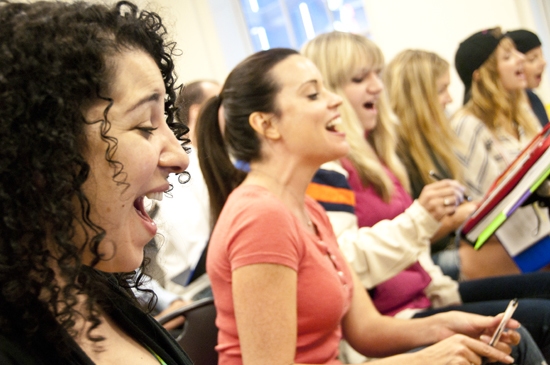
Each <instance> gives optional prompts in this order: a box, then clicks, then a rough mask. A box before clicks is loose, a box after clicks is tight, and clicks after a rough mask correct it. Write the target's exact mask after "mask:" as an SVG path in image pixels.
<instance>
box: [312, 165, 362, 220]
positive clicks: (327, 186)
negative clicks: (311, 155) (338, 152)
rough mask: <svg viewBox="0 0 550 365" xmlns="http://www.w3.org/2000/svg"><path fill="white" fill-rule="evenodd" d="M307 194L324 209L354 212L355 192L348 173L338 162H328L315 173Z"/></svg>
mask: <svg viewBox="0 0 550 365" xmlns="http://www.w3.org/2000/svg"><path fill="white" fill-rule="evenodd" d="M307 195H308V196H310V197H311V198H313V199H315V200H316V201H317V202H319V203H320V204H321V206H322V207H323V208H324V209H325V210H326V211H342V210H343V211H347V212H350V213H353V212H354V208H353V207H354V206H355V194H354V193H353V190H352V189H351V186H350V184H349V182H348V173H347V171H346V170H345V169H344V168H343V167H342V165H340V163H338V162H329V163H326V164H324V165H322V166H321V168H320V169H319V170H317V172H316V173H315V176H314V177H313V180H312V182H311V183H310V184H309V186H308V189H307Z"/></svg>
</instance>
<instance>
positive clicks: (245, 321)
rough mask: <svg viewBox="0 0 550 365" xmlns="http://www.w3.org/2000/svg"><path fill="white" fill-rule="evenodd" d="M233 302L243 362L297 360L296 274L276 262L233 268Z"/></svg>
mask: <svg viewBox="0 0 550 365" xmlns="http://www.w3.org/2000/svg"><path fill="white" fill-rule="evenodd" d="M232 280H233V303H234V306H235V317H236V320H237V330H238V332H239V341H240V346H241V351H242V358H243V364H244V365H254V364H265V365H289V364H293V363H294V358H295V353H296V338H297V333H296V331H297V327H298V326H297V318H296V316H297V314H296V313H297V307H296V301H297V298H296V296H297V294H296V291H297V274H296V272H295V271H294V270H292V269H290V268H288V267H286V266H282V265H274V264H255V265H248V266H244V267H241V268H238V269H236V270H235V271H233V275H232Z"/></svg>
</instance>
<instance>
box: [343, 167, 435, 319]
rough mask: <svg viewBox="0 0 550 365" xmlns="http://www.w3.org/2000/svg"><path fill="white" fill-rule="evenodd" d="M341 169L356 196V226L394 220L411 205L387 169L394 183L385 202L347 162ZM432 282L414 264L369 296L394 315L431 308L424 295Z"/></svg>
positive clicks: (381, 307) (375, 289)
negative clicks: (403, 311)
mask: <svg viewBox="0 0 550 365" xmlns="http://www.w3.org/2000/svg"><path fill="white" fill-rule="evenodd" d="M342 166H343V167H344V169H346V171H347V172H348V174H349V177H348V182H349V185H350V186H351V189H352V190H353V192H354V193H355V214H356V215H357V221H358V222H359V227H371V226H373V225H375V224H376V223H378V222H380V221H381V220H384V219H394V218H395V217H397V216H398V215H399V214H401V213H403V212H404V211H405V210H406V209H407V208H408V207H409V206H410V205H411V204H412V202H413V200H412V198H411V196H410V195H409V193H408V192H407V191H406V190H405V188H403V185H401V183H400V182H399V179H397V177H396V176H395V175H394V174H393V173H392V172H391V171H390V170H389V169H388V168H386V167H385V170H386V174H388V176H389V177H390V179H391V180H392V182H393V186H394V192H393V195H392V197H391V199H390V201H389V202H385V201H384V200H383V199H382V197H381V196H379V195H378V194H377V193H376V190H374V188H373V187H372V186H367V187H364V186H363V183H362V182H361V178H360V177H359V174H358V173H357V169H356V168H355V167H354V166H353V165H352V163H351V162H350V161H349V160H347V159H343V160H342ZM403 244H407V243H406V242H403ZM431 281H432V278H431V277H430V275H429V274H428V273H427V272H426V270H424V268H423V267H422V266H421V265H420V263H418V262H416V263H414V264H413V265H411V266H409V267H408V268H407V269H405V270H403V271H401V272H400V273H399V274H397V275H396V276H394V277H393V278H391V279H389V280H386V281H385V282H383V283H381V284H379V285H378V286H377V287H375V288H373V289H371V290H370V291H369V294H370V295H371V297H372V301H373V303H374V305H375V306H376V308H377V309H378V311H379V312H380V313H382V314H385V315H389V316H393V315H395V314H397V313H399V312H401V311H402V310H405V309H407V308H412V309H425V308H429V307H431V305H432V304H431V302H430V299H429V298H428V296H427V295H426V294H425V292H424V289H426V288H427V287H428V285H429V284H430V282H431Z"/></svg>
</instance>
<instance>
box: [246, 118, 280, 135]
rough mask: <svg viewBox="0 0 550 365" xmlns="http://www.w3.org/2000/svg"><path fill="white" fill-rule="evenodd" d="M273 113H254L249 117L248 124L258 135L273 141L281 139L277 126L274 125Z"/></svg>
mask: <svg viewBox="0 0 550 365" xmlns="http://www.w3.org/2000/svg"><path fill="white" fill-rule="evenodd" d="M273 118H274V115H273V113H263V112H254V113H252V114H250V117H248V123H250V126H251V127H252V129H254V130H255V131H256V133H258V134H260V135H262V136H264V137H266V138H268V139H272V140H277V139H279V138H281V134H280V133H279V129H278V128H277V124H276V123H273Z"/></svg>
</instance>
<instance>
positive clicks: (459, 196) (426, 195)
mask: <svg viewBox="0 0 550 365" xmlns="http://www.w3.org/2000/svg"><path fill="white" fill-rule="evenodd" d="M463 194H464V187H463V186H462V185H461V184H460V183H458V182H457V181H456V180H451V179H445V180H442V181H436V182H434V183H431V184H427V185H425V186H424V188H423V189H422V191H421V192H420V195H419V196H418V198H417V201H418V203H420V205H422V206H423V207H424V208H425V209H426V210H427V211H428V212H429V213H430V214H431V215H432V217H434V218H435V219H436V220H438V221H441V220H442V219H443V218H444V217H446V216H451V215H454V214H455V213H456V211H457V208H458V207H459V206H460V205H461V204H462V202H463V201H464V198H463Z"/></svg>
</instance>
